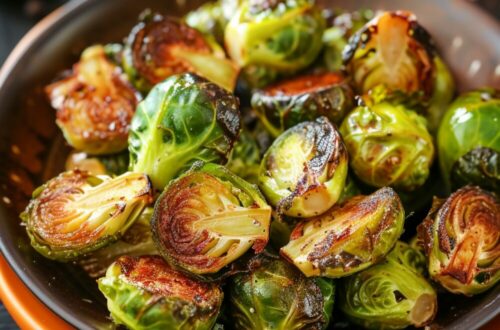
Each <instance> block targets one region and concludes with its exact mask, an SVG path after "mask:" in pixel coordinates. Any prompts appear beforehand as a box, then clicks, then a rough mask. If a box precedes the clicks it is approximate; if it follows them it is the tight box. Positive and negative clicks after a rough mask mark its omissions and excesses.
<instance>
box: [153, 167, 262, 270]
mask: <svg viewBox="0 0 500 330" xmlns="http://www.w3.org/2000/svg"><path fill="white" fill-rule="evenodd" d="M270 220H271V208H270V207H269V205H267V203H266V202H265V200H264V198H263V197H262V196H261V194H260V192H259V191H258V189H257V187H256V186H253V185H251V184H249V183H248V182H246V181H244V180H243V179H241V178H239V177H237V176H236V175H234V174H233V173H231V172H230V171H229V170H227V169H226V168H225V167H224V166H221V165H216V164H211V163H206V164H203V163H201V162H199V163H195V165H193V168H192V169H191V170H190V171H188V172H187V173H185V174H184V175H182V176H181V177H179V178H178V179H176V180H174V181H172V182H171V183H170V184H169V185H168V186H167V187H166V188H165V191H164V192H163V193H162V194H161V196H160V197H159V199H158V200H157V202H156V204H155V213H154V215H153V219H152V222H151V227H152V230H153V238H154V239H155V241H156V243H157V246H158V249H159V251H160V253H161V254H162V255H163V256H164V257H165V259H166V260H168V262H169V264H171V265H174V266H175V267H177V268H179V269H181V270H184V271H188V272H190V273H192V274H195V275H202V274H214V273H217V272H218V271H219V270H221V269H222V268H223V267H225V266H226V265H228V264H230V263H231V262H233V261H234V260H236V259H237V258H239V257H240V256H241V255H243V254H244V253H245V252H246V251H247V250H249V249H250V248H253V250H254V251H255V252H257V253H259V252H261V251H262V250H263V249H264V247H265V246H266V244H267V241H268V239H269V223H270Z"/></svg>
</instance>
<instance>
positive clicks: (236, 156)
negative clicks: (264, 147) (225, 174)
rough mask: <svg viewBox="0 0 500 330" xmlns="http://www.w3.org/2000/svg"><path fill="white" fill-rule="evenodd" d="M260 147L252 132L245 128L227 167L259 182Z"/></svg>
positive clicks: (252, 180)
mask: <svg viewBox="0 0 500 330" xmlns="http://www.w3.org/2000/svg"><path fill="white" fill-rule="evenodd" d="M260 154H261V153H260V148H259V145H258V144H257V141H256V140H255V139H254V137H253V136H252V134H251V133H250V132H249V131H248V130H247V129H246V128H244V129H243V130H242V131H241V133H240V136H239V139H238V141H236V143H235V144H234V148H233V150H232V152H231V155H230V156H229V160H228V162H227V165H226V167H227V168H228V169H229V170H230V171H231V172H233V173H234V174H236V175H238V176H239V177H240V178H242V179H244V180H246V181H248V182H250V183H253V184H257V180H258V175H259V167H260V160H261V157H260Z"/></svg>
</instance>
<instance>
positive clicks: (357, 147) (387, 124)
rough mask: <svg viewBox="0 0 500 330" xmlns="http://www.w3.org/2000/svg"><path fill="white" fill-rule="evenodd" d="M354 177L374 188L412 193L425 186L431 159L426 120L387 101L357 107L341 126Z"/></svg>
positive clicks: (430, 141)
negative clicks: (387, 187)
mask: <svg viewBox="0 0 500 330" xmlns="http://www.w3.org/2000/svg"><path fill="white" fill-rule="evenodd" d="M340 133H341V134H342V137H343V138H344V141H345V144H346V146H347V150H348V152H349V157H350V164H351V166H352V169H353V170H354V173H355V174H356V176H357V177H358V178H359V179H361V180H362V181H363V182H365V183H367V184H369V185H371V186H374V187H384V186H391V187H394V188H397V189H401V190H405V191H412V190H415V189H416V188H418V187H420V186H421V185H423V184H424V182H425V180H426V179H427V177H428V176H429V169H430V167H431V165H432V161H433V158H434V145H433V143H432V137H431V135H430V134H429V132H428V131H427V129H426V127H425V119H424V118H423V117H421V116H420V115H418V114H417V113H415V112H414V111H411V110H409V109H407V108H406V107H405V106H403V105H397V104H391V103H389V102H382V103H377V104H374V105H367V106H360V107H358V108H356V109H355V110H353V111H352V112H351V113H349V115H347V117H346V118H345V119H344V122H343V123H342V126H341V127H340Z"/></svg>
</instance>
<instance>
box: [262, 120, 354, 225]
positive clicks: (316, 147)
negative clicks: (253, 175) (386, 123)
mask: <svg viewBox="0 0 500 330" xmlns="http://www.w3.org/2000/svg"><path fill="white" fill-rule="evenodd" d="M347 166H348V160H347V151H346V149H345V146H344V142H343V141H342V137H341V136H340V134H339V133H338V131H337V129H336V128H335V127H334V126H333V125H332V124H331V123H330V122H329V121H328V119H326V118H325V117H319V118H318V119H316V120H315V121H308V122H304V123H301V124H299V125H296V126H294V127H292V128H290V129H288V130H287V131H285V133H283V134H282V135H280V136H279V137H278V138H277V139H276V140H275V141H274V143H273V144H272V145H271V147H270V148H269V150H268V151H267V152H266V154H265V155H264V158H263V159H262V163H261V165H260V172H259V187H260V188H261V189H262V192H263V193H264V195H265V196H266V198H267V200H268V201H269V202H270V204H271V205H273V206H276V208H277V212H278V214H280V215H281V214H284V215H288V216H292V217H299V218H307V217H311V216H314V215H318V214H321V213H323V212H325V211H326V210H328V209H329V208H330V207H331V206H332V205H333V204H335V202H337V200H338V199H339V197H340V194H341V193H342V190H343V188H344V183H345V179H346V176H347Z"/></svg>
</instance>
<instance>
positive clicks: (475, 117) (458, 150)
mask: <svg viewBox="0 0 500 330" xmlns="http://www.w3.org/2000/svg"><path fill="white" fill-rule="evenodd" d="M498 123H500V92H499V91H497V90H494V89H484V90H477V91H473V92H469V93H465V94H463V95H461V96H460V97H458V98H457V99H456V100H455V101H454V102H453V103H452V104H451V106H450V108H449V109H448V111H447V112H446V114H445V115H444V117H443V120H442V122H441V126H440V127H439V131H438V150H439V162H440V165H441V173H442V175H443V177H444V179H445V181H446V182H447V183H448V185H451V186H452V187H453V188H458V187H460V186H463V185H465V184H468V183H471V184H475V185H479V186H481V187H483V188H485V189H490V190H493V191H496V192H497V193H500V174H499V173H500V139H499V138H498V131H499V130H498ZM450 181H451V182H450Z"/></svg>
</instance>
